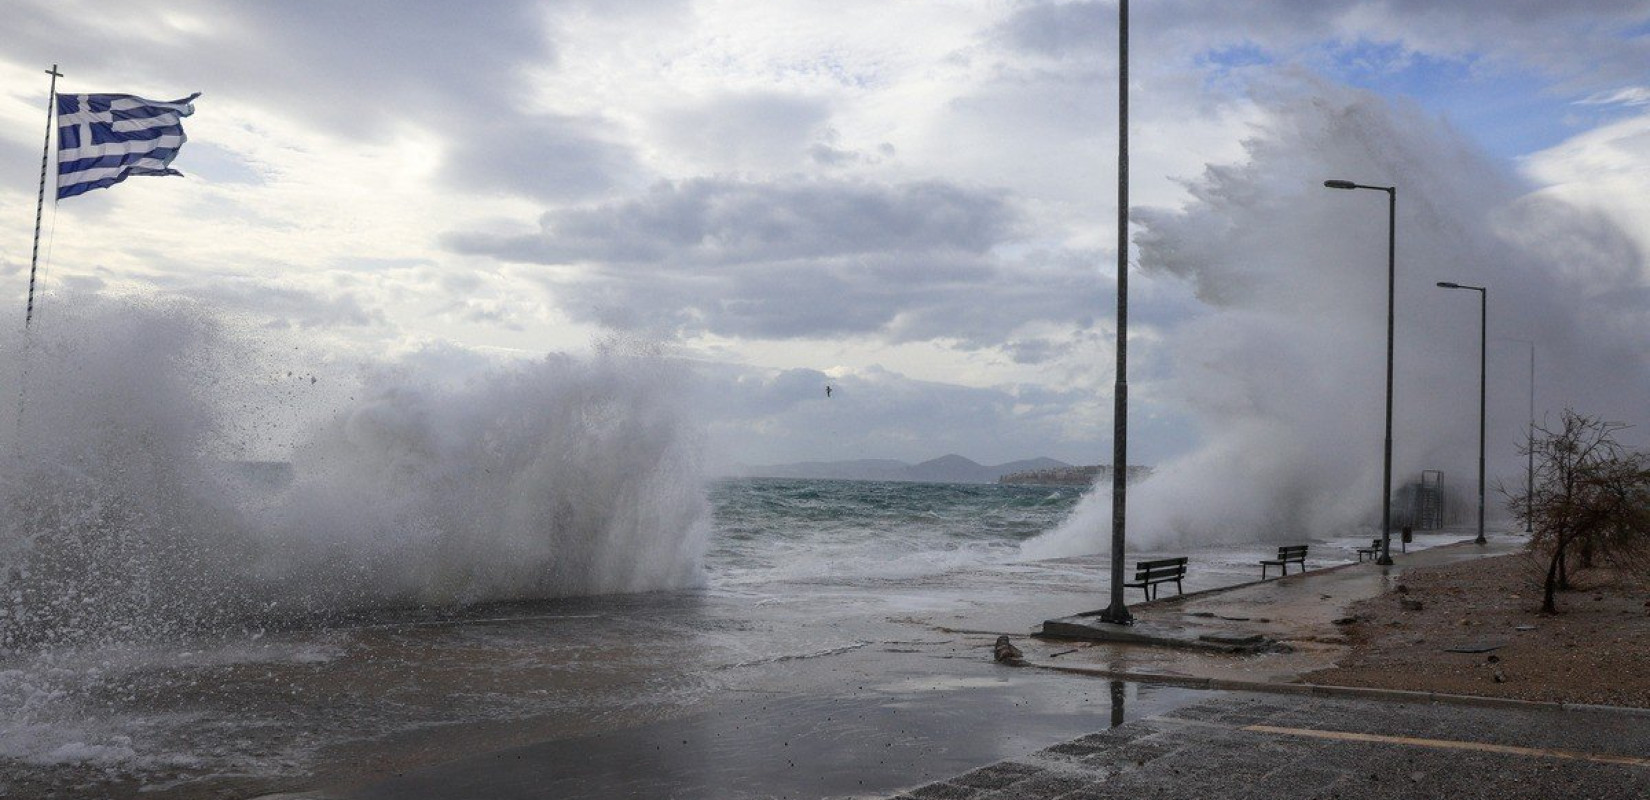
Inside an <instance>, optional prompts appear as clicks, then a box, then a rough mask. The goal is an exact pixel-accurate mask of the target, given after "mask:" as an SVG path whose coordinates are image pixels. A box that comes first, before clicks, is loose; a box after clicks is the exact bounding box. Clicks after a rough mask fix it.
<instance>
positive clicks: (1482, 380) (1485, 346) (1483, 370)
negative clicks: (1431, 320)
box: [1438, 281, 1490, 544]
mask: <svg viewBox="0 0 1650 800" xmlns="http://www.w3.org/2000/svg"><path fill="white" fill-rule="evenodd" d="M1438 285H1439V287H1441V288H1444V289H1468V290H1470V291H1474V292H1477V293H1478V538H1477V539H1474V540H1473V542H1474V543H1476V544H1487V543H1488V542H1489V540H1488V539H1485V538H1484V416H1485V415H1484V409H1485V404H1484V398H1485V396H1486V391H1485V386H1486V383H1487V380H1488V378H1487V376H1488V375H1489V370H1488V369H1487V367H1486V364H1487V363H1488V358H1487V354H1488V352H1489V346H1490V290H1489V288H1488V287H1485V286H1466V285H1463V284H1459V283H1454V282H1451V281H1439V282H1438Z"/></svg>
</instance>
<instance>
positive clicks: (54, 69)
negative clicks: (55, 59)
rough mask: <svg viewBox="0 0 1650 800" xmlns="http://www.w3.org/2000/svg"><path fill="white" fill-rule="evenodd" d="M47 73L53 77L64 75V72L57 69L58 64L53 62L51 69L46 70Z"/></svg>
mask: <svg viewBox="0 0 1650 800" xmlns="http://www.w3.org/2000/svg"><path fill="white" fill-rule="evenodd" d="M46 74H47V75H50V76H52V77H53V78H61V77H63V73H61V72H58V71H57V65H56V64H53V65H52V68H51V69H48V70H46Z"/></svg>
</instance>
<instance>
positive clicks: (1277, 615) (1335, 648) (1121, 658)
mask: <svg viewBox="0 0 1650 800" xmlns="http://www.w3.org/2000/svg"><path fill="white" fill-rule="evenodd" d="M1522 546H1523V541H1522V540H1520V539H1516V538H1513V537H1506V536H1496V537H1493V538H1491V540H1490V542H1489V543H1488V544H1485V545H1476V544H1473V543H1472V542H1471V540H1470V539H1468V540H1463V541H1461V542H1458V543H1454V544H1448V545H1443V546H1439V547H1432V548H1428V549H1425V550H1416V551H1413V552H1409V553H1400V552H1398V551H1397V550H1394V552H1393V562H1394V563H1393V564H1392V565H1390V566H1384V567H1383V566H1379V565H1377V564H1375V563H1374V562H1373V561H1367V562H1362V563H1352V564H1341V565H1337V566H1332V567H1327V568H1322V569H1312V570H1308V571H1305V572H1292V573H1291V574H1289V575H1288V576H1286V577H1282V578H1279V577H1276V573H1275V571H1274V577H1273V579H1271V580H1265V581H1254V582H1250V583H1243V584H1239V585H1235V586H1229V587H1222V588H1217V589H1213V590H1206V591H1199V592H1194V593H1189V594H1186V595H1182V596H1178V597H1164V598H1159V599H1158V600H1157V601H1155V602H1150V603H1140V604H1138V605H1133V606H1130V612H1131V613H1132V614H1133V615H1134V616H1135V620H1136V622H1135V624H1134V625H1128V626H1123V625H1112V624H1108V623H1104V622H1100V621H1099V618H1098V617H1097V616H1096V615H1095V614H1094V612H1085V613H1082V614H1074V615H1071V616H1065V617H1059V618H1055V619H1050V620H1047V621H1045V622H1044V623H1043V627H1042V634H1043V636H1044V637H1046V639H1048V640H1054V641H1045V643H1044V644H1042V645H1040V646H1038V647H1035V648H1033V649H1029V650H1027V653H1026V655H1027V658H1028V659H1029V660H1030V661H1031V662H1032V663H1034V664H1037V665H1039V666H1048V667H1059V668H1065V669H1080V670H1085V671H1090V672H1092V673H1094V674H1096V675H1101V676H1106V677H1119V678H1136V679H1139V678H1151V677H1154V676H1155V677H1170V678H1174V677H1179V678H1205V679H1212V680H1235V681H1258V682H1267V683H1281V682H1288V681H1292V680H1294V679H1295V678H1297V677H1298V676H1300V675H1303V674H1305V673H1308V672H1313V671H1316V670H1319V669H1324V668H1326V667H1329V666H1332V665H1333V664H1334V663H1335V662H1336V661H1337V660H1339V659H1340V658H1341V657H1342V656H1343V655H1344V654H1345V653H1346V650H1347V647H1348V646H1349V643H1348V641H1347V639H1346V637H1345V635H1344V634H1343V633H1342V631H1341V630H1340V626H1339V625H1337V623H1336V620H1344V619H1346V618H1347V615H1348V614H1349V613H1350V611H1349V609H1350V607H1351V605H1352V604H1353V603H1355V602H1357V601H1359V600H1364V599H1367V598H1371V597H1378V596H1380V595H1381V594H1382V593H1384V592H1386V591H1387V590H1388V589H1390V588H1392V587H1393V586H1395V585H1397V584H1398V583H1399V582H1400V580H1401V579H1402V576H1403V574H1404V571H1405V570H1409V569H1415V568H1418V567H1428V566H1438V565H1443V564H1451V563H1456V562H1459V561H1465V560H1471V559H1477V558H1486V557H1490V556H1498V555H1505V554H1507V553H1512V552H1515V551H1517V550H1518V549H1520V548H1521V547H1522ZM1255 569H1256V574H1257V576H1258V573H1259V569H1260V567H1259V565H1258V564H1257V565H1256V567H1255ZM1068 642H1077V643H1080V644H1079V646H1078V647H1077V648H1076V650H1075V652H1069V653H1066V654H1065V655H1064V656H1063V657H1062V658H1061V659H1060V660H1059V661H1058V662H1056V661H1054V660H1053V659H1050V658H1049V657H1048V654H1050V653H1054V652H1060V651H1070V650H1072V649H1073V647H1072V645H1071V644H1069V643H1068ZM1210 651H1214V652H1222V651H1229V652H1242V653H1247V655H1219V656H1213V657H1211V656H1210V655H1208V652H1210Z"/></svg>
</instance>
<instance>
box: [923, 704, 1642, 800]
mask: <svg viewBox="0 0 1650 800" xmlns="http://www.w3.org/2000/svg"><path fill="white" fill-rule="evenodd" d="M1646 796H1650V716H1646V715H1643V714H1631V713H1612V712H1605V711H1576V710H1565V711H1558V710H1553V709H1551V708H1521V709H1512V708H1474V707H1468V706H1460V705H1439V704H1410V703H1394V702H1390V701H1384V700H1357V699H1340V698H1338V699H1325V698H1311V697H1299V696H1290V695H1278V694H1265V695H1261V694H1251V693H1226V692H1217V693H1213V694H1212V695H1209V696H1206V699H1204V700H1202V701H1201V702H1198V703H1194V704H1191V705H1187V706H1183V707H1181V708H1178V709H1175V710H1172V711H1169V712H1167V713H1164V714H1161V715H1157V716H1153V717H1150V718H1147V719H1140V720H1135V721H1131V722H1128V723H1126V724H1124V725H1122V726H1120V727H1115V728H1111V729H1109V730H1104V731H1101V732H1098V733H1094V734H1091V735H1088V736H1084V737H1081V738H1077V739H1073V740H1071V741H1068V742H1064V743H1062V744H1059V745H1055V746H1053V747H1048V748H1044V749H1042V750H1039V751H1037V752H1035V753H1031V754H1029V755H1026V756H1024V757H1021V758H1016V759H1010V760H1005V761H1001V762H998V763H996V764H992V765H990V766H986V767H983V768H980V769H977V770H973V771H971V772H967V773H963V774H961V775H958V776H956V777H953V778H950V779H948V780H945V781H938V782H934V783H929V784H926V785H923V786H920V787H917V788H915V789H913V790H911V791H909V792H907V793H905V794H901V795H898V799H899V800H941V799H944V800H1056V799H1058V800H1099V798H1128V800H1137V799H1138V798H1165V799H1172V798H1185V800H1208V798H1257V799H1258V798H1265V799H1266V800H1294V799H1295V798H1301V799H1303V800H1305V799H1307V798H1372V799H1378V798H1446V797H1447V798H1480V797H1483V798H1497V800H1511V799H1514V798H1541V799H1542V800H1546V799H1547V798H1554V797H1577V798H1580V797H1585V798H1623V800H1626V799H1627V798H1634V799H1637V798H1643V797H1646Z"/></svg>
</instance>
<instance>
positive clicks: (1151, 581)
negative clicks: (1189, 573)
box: [1123, 558, 1186, 600]
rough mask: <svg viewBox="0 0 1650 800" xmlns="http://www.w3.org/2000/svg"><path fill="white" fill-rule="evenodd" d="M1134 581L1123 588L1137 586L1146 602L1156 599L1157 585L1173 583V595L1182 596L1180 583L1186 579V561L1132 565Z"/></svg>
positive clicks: (1170, 560) (1175, 560)
mask: <svg viewBox="0 0 1650 800" xmlns="http://www.w3.org/2000/svg"><path fill="white" fill-rule="evenodd" d="M1134 570H1135V572H1134V581H1133V582H1130V583H1125V584H1123V585H1124V586H1138V587H1140V592H1141V593H1142V594H1144V595H1145V596H1146V599H1147V600H1156V599H1157V587H1158V585H1159V584H1164V583H1168V582H1170V581H1174V591H1175V594H1182V591H1181V588H1180V581H1181V579H1182V578H1185V577H1186V559H1184V558H1164V559H1159V560H1157V561H1142V562H1140V563H1138V564H1135V565H1134Z"/></svg>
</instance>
